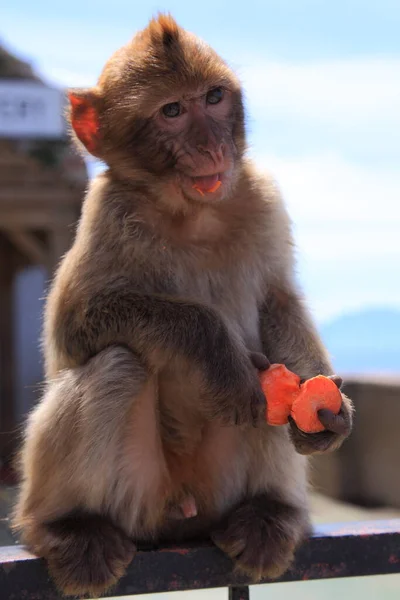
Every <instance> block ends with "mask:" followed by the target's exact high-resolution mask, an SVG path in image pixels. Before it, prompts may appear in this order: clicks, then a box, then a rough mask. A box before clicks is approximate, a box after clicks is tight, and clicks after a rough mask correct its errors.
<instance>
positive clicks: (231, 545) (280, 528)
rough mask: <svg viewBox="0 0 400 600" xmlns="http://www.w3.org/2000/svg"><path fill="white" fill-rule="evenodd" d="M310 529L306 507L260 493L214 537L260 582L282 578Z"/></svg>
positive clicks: (221, 546) (236, 563)
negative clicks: (266, 579) (292, 504)
mask: <svg viewBox="0 0 400 600" xmlns="http://www.w3.org/2000/svg"><path fill="white" fill-rule="evenodd" d="M308 532H309V525H308V517H307V514H306V512H305V511H304V510H301V509H298V508H295V507H293V506H290V505H289V504H285V503H283V502H281V501H279V500H274V499H272V498H271V496H268V495H266V494H265V495H264V494H260V495H258V496H256V497H254V498H252V499H250V500H248V501H245V502H243V503H242V504H241V505H239V506H238V507H237V508H235V509H234V510H233V512H231V513H230V514H229V515H228V516H227V517H226V518H225V520H224V521H223V523H222V524H221V526H220V527H219V528H218V529H217V531H215V532H214V534H213V535H212V539H213V541H214V543H215V544H216V545H217V546H218V547H219V548H220V549H221V550H222V551H223V552H225V554H227V555H228V556H229V557H230V558H231V559H232V560H233V561H234V563H235V567H236V569H237V570H238V571H239V572H242V573H244V574H245V575H248V576H250V577H251V579H252V580H253V581H254V582H256V581H260V579H262V578H264V577H268V578H271V579H276V578H277V577H280V576H281V575H282V574H283V573H284V572H285V571H286V570H287V569H288V568H289V566H290V564H291V562H292V560H293V557H294V552H295V549H296V548H297V546H298V545H299V544H300V543H301V542H302V541H303V540H304V539H305V538H306V537H307V534H308Z"/></svg>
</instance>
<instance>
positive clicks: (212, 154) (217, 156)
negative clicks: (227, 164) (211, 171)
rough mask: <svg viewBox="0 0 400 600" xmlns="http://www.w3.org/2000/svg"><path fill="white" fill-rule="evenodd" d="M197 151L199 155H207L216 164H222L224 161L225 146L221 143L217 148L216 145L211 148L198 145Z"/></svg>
mask: <svg viewBox="0 0 400 600" xmlns="http://www.w3.org/2000/svg"><path fill="white" fill-rule="evenodd" d="M197 150H198V151H199V152H200V153H201V154H205V155H207V156H208V157H209V158H211V159H212V160H213V162H214V163H216V164H218V163H222V162H223V160H224V154H225V144H223V143H221V144H219V146H217V145H215V146H211V145H208V146H206V145H202V144H198V146H197Z"/></svg>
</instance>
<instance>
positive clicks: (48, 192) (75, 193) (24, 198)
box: [0, 185, 83, 210]
mask: <svg viewBox="0 0 400 600" xmlns="http://www.w3.org/2000/svg"><path fill="white" fill-rule="evenodd" d="M82 197H83V191H82V192H80V191H79V190H78V189H73V188H71V189H69V188H68V187H67V186H65V187H61V186H60V187H57V185H53V186H51V187H47V186H43V187H41V186H34V185H28V186H26V188H25V187H23V186H21V187H14V186H13V187H4V186H2V187H0V210H2V209H3V206H4V207H9V208H12V207H15V205H16V204H22V203H24V204H26V205H28V206H34V205H36V206H38V207H41V206H42V207H43V206H45V205H47V206H48V205H50V206H51V207H52V208H54V207H56V206H57V205H58V204H72V205H79V203H80V202H81V201H82Z"/></svg>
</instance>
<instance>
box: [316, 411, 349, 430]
mask: <svg viewBox="0 0 400 600" xmlns="http://www.w3.org/2000/svg"><path fill="white" fill-rule="evenodd" d="M318 418H319V420H320V421H321V423H322V425H323V426H324V427H325V429H327V430H328V431H332V432H333V433H336V434H337V435H344V436H347V435H348V434H349V433H350V427H351V426H350V419H349V418H347V416H346V413H345V412H344V411H343V410H341V411H340V412H339V414H337V415H335V413H334V412H332V411H331V410H329V409H327V408H321V409H320V410H319V411H318Z"/></svg>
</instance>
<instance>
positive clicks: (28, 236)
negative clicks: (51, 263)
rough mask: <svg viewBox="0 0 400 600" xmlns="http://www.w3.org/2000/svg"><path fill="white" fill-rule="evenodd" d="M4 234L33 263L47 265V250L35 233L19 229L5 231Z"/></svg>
mask: <svg viewBox="0 0 400 600" xmlns="http://www.w3.org/2000/svg"><path fill="white" fill-rule="evenodd" d="M3 232H4V234H5V235H6V236H7V237H8V239H9V240H10V241H11V242H12V244H14V246H16V248H18V250H19V251H20V252H22V254H24V255H25V256H26V257H27V258H28V259H29V261H30V262H31V263H33V264H38V265H45V264H46V262H47V260H48V256H47V254H48V253H47V251H46V248H45V247H44V245H43V244H42V242H40V241H39V240H38V239H37V237H36V236H35V235H34V234H33V233H29V232H27V231H22V230H18V229H3Z"/></svg>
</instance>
